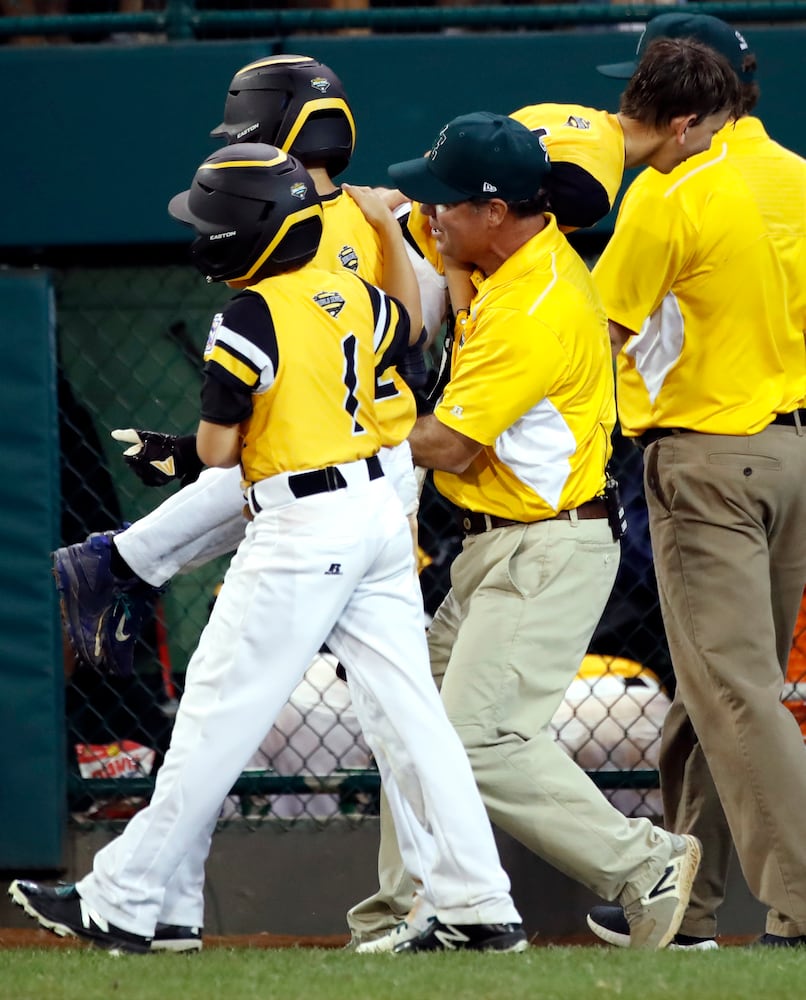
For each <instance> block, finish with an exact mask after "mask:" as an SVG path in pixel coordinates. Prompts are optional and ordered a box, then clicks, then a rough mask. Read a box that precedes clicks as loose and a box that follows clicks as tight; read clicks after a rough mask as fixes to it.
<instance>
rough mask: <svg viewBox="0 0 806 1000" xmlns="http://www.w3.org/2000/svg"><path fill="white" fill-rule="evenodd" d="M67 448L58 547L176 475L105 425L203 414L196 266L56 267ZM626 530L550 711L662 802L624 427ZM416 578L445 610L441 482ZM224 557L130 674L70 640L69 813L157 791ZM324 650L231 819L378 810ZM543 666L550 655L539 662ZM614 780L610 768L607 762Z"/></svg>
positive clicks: (588, 753) (665, 671) (166, 606)
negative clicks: (137, 465) (579, 652)
mask: <svg viewBox="0 0 806 1000" xmlns="http://www.w3.org/2000/svg"><path fill="white" fill-rule="evenodd" d="M54 278H55V285H56V303H57V322H58V347H59V393H60V426H61V447H62V490H63V516H62V541H63V544H70V543H73V542H79V541H82V540H83V539H84V538H85V537H86V536H87V535H88V534H89V533H90V532H94V531H106V530H110V529H116V528H120V527H122V525H123V524H125V523H126V522H131V521H134V520H136V519H138V518H140V517H141V516H143V515H144V514H146V513H147V512H149V511H150V510H151V509H152V508H153V507H155V506H157V505H158V504H159V503H160V502H161V501H162V500H163V499H164V498H165V497H166V496H167V495H169V493H170V492H172V491H173V489H174V488H173V487H169V488H167V489H165V490H163V491H161V490H158V489H148V488H146V487H144V486H143V485H142V484H141V483H140V481H139V480H138V479H137V478H136V477H135V476H133V475H132V474H131V473H130V472H129V471H128V470H127V468H126V466H125V463H124V462H123V459H122V456H121V446H120V445H119V444H117V443H116V442H114V441H113V440H112V439H111V437H110V431H111V430H113V429H114V428H120V427H131V426H135V427H140V428H149V429H154V430H165V431H172V432H181V433H187V432H190V431H192V430H193V429H194V427H195V424H196V421H197V418H198V401H199V387H200V384H201V350H202V346H203V343H204V340H205V338H206V334H207V330H208V328H209V322H210V318H211V316H212V314H213V313H214V312H215V311H216V310H217V309H218V308H219V307H220V305H221V304H222V302H223V301H224V299H225V298H226V296H227V292H226V290H225V289H222V288H221V287H220V286H219V287H215V286H213V287H210V286H207V285H205V284H204V283H203V282H202V281H200V280H199V278H198V276H197V275H196V273H195V271H193V270H192V269H191V268H190V267H188V266H175V267H161V268H156V267H133V268H120V267H113V268H78V269H65V270H61V271H58V272H56V273H55V275H54ZM616 465H617V467H618V470H617V471H618V472H619V475H620V478H621V480H622V488H623V492H624V500H625V503H626V507H627V512H628V517H629V520H630V534H629V536H628V540H627V541H626V543H625V548H624V557H623V561H622V567H621V571H620V573H619V577H618V582H617V584H616V590H615V592H614V595H613V599H612V600H611V602H610V605H609V607H608V609H607V612H606V613H605V616H604V618H603V620H602V624H601V626H600V628H599V629H598V631H597V634H596V636H595V639H594V642H593V644H592V647H591V654H592V655H591V656H589V657H588V658H587V659H586V661H585V664H584V665H583V669H582V671H581V673H580V676H579V677H578V678H577V679H576V680H575V681H574V683H573V684H572V685H571V687H570V689H569V692H568V694H567V696H566V699H565V701H564V703H563V705H562V706H561V708H560V710H559V711H558V713H557V716H556V717H555V720H554V727H555V733H556V736H557V738H558V739H559V740H560V741H561V742H562V743H563V745H564V746H565V747H566V748H567V749H568V751H569V753H573V754H574V755H575V756H576V758H577V760H578V761H579V762H580V764H581V765H582V766H583V767H585V768H587V769H589V770H591V771H593V772H605V773H608V772H615V773H612V774H611V781H619V780H622V778H621V772H623V771H628V772H632V771H634V770H635V769H640V771H641V774H640V775H638V776H636V775H628V776H627V781H628V783H629V784H631V785H632V786H636V785H637V786H650V787H632V788H631V789H630V790H621V791H608V794H611V795H613V797H614V800H615V801H616V802H617V803H618V804H619V805H620V806H621V807H622V808H624V809H625V811H627V812H630V813H641V814H651V813H655V812H657V811H658V809H659V803H658V801H657V792H656V791H654V790H653V789H652V787H651V786H653V785H654V784H655V783H656V774H655V771H654V768H655V765H656V762H657V747H658V736H659V730H660V724H661V721H662V718H663V715H664V713H665V709H666V706H667V705H668V698H669V694H670V693H671V684H672V678H671V671H670V667H669V659H668V652H667V650H666V647H665V643H664V641H663V630H662V625H661V622H660V617H659V614H658V608H657V600H656V594H655V589H654V581H653V573H652V564H651V556H650V553H649V543H648V537H647V530H646V518H645V512H644V509H643V504H642V492H641V460H640V455H639V454H638V452H637V451H636V450H635V449H634V448H633V447H632V445H630V444H629V443H627V442H624V441H622V440H621V439H619V438H617V439H616ZM420 543H421V549H422V551H421V575H420V579H421V583H422V589H423V597H424V603H425V607H426V611H427V612H428V613H429V614H433V613H434V612H435V611H436V608H437V607H438V605H439V603H440V601H441V599H442V597H443V595H444V594H445V592H446V590H447V588H448V585H449V575H448V574H449V567H450V563H451V561H452V559H453V557H454V555H455V554H456V552H457V551H458V549H459V547H460V545H461V537H460V532H459V530H458V528H457V526H456V521H455V518H454V515H453V512H452V510H451V508H450V505H449V504H448V503H447V502H446V501H445V500H444V499H443V498H441V497H440V495H439V494H438V493H437V492H436V491H435V490H434V488H433V486H432V485H431V483H430V481H428V482H427V483H426V486H425V489H424V491H423V496H422V502H421V508H420ZM227 562H228V559H227V557H222V558H220V559H216V560H214V561H213V562H212V563H210V564H208V565H206V566H203V567H201V568H198V569H195V570H194V571H193V572H189V573H187V574H181V575H179V576H177V577H176V578H175V579H174V580H173V581H172V582H171V583H170V585H169V586H168V587H167V588H166V589H165V591H164V593H162V594H161V595H160V596H159V598H158V600H157V601H156V604H155V606H154V609H153V613H151V614H150V615H149V618H148V620H147V622H146V625H145V628H144V630H143V634H142V638H141V640H140V641H139V642H138V644H137V648H136V653H135V665H134V671H133V673H132V674H131V676H125V677H124V676H117V675H114V674H111V673H101V672H99V671H98V670H95V669H93V668H92V667H90V666H89V665H87V664H86V663H83V662H82V661H81V660H80V659H77V658H76V657H75V654H74V653H72V651H69V650H68V651H66V656H65V664H66V677H67V689H66V704H67V723H68V725H67V734H68V739H67V744H68V745H67V747H66V753H67V757H68V762H69V773H70V783H69V790H70V792H69V794H70V809H71V814H72V816H73V819H74V821H75V822H79V823H87V822H98V821H100V820H111V819H121V818H125V817H127V816H129V815H131V814H132V812H133V811H135V810H136V809H137V808H139V807H140V806H141V805H142V804H144V802H145V801H146V799H147V796H148V794H149V792H150V789H151V787H152V784H153V778H154V775H155V773H156V771H157V769H158V768H159V765H160V763H161V760H162V757H163V755H164V753H165V751H166V749H167V746H168V743H169V741H170V734H171V727H172V721H173V717H174V714H175V711H176V707H177V703H178V699H179V698H180V697H181V691H182V684H183V679H184V671H185V667H186V664H187V662H188V660H189V658H190V655H191V653H192V652H193V650H194V648H195V646H196V643H197V640H198V637H199V634H200V632H201V629H202V627H203V626H204V624H205V622H206V620H207V616H208V614H209V610H210V607H211V604H212V601H213V600H214V597H215V591H216V587H217V585H218V583H219V582H220V580H221V579H222V577H223V574H224V571H225V569H226V564H227ZM335 666H336V664H335V661H334V660H333V658H332V657H331V656H329V655H328V654H327V653H325V654H323V655H320V656H318V657H317V659H316V660H315V661H314V663H313V664H312V665H311V668H310V670H309V671H308V674H307V675H306V678H305V680H304V681H303V683H302V684H301V685H300V687H299V688H298V689H297V690H296V691H295V692H294V694H293V696H292V699H291V701H290V702H289V704H288V705H287V706H286V708H285V709H284V710H283V712H282V713H281V716H280V718H279V719H278V720H277V723H276V725H275V726H274V728H273V729H272V730H271V732H270V733H268V734H267V736H266V738H265V740H264V741H263V744H262V745H261V747H260V749H259V750H258V751H257V752H256V754H255V756H254V757H253V759H252V761H250V764H249V768H248V770H247V771H245V772H244V775H243V777H242V778H241V780H240V781H239V783H238V785H237V786H236V789H235V794H234V795H233V796H231V797H230V798H229V799H228V800H227V802H226V803H225V804H224V807H223V809H222V821H224V822H233V821H235V820H236V819H237V820H239V821H247V822H260V821H261V820H263V819H265V818H266V817H274V818H281V819H282V820H284V821H287V822H293V821H294V820H295V819H296V818H298V817H314V818H316V819H317V820H319V821H320V822H322V823H326V822H327V820H328V819H329V818H330V817H331V816H333V815H336V814H342V815H344V814H349V815H352V816H355V817H362V816H364V815H372V814H374V813H375V812H377V807H378V802H377V796H378V778H377V772H376V771H375V770H374V767H373V762H372V760H371V756H370V753H369V751H368V749H367V747H366V745H365V744H364V742H363V740H362V738H361V734H360V730H359V727H358V725H357V722H356V719H355V716H354V713H353V711H352V708H351V705H350V699H349V692H348V690H347V686H346V684H345V683H344V682H343V681H342V680H341V679H340V678H339V677H338V676H337V674H336V669H335ZM535 669H536V670H539V669H540V665H539V663H536V664H535ZM600 781H601V783H603V784H606V778H605V777H602V776H601V775H600Z"/></svg>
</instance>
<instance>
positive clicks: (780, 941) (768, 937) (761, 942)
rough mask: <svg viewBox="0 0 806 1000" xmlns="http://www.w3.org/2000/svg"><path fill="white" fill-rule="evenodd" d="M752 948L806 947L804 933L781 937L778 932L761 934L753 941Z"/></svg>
mask: <svg viewBox="0 0 806 1000" xmlns="http://www.w3.org/2000/svg"><path fill="white" fill-rule="evenodd" d="M752 947H754V948H806V934H796V935H795V936H794V937H782V936H781V935H780V934H762V935H761V937H760V938H759V939H758V941H754V942H753V945H752Z"/></svg>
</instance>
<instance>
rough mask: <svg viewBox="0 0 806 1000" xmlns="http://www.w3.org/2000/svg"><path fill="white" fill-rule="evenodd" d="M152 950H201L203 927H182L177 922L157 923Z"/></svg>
mask: <svg viewBox="0 0 806 1000" xmlns="http://www.w3.org/2000/svg"><path fill="white" fill-rule="evenodd" d="M151 950H152V951H201V950H202V929H201V927H180V926H178V925H177V924H157V929H156V930H155V931H154V938H153V940H152V941H151Z"/></svg>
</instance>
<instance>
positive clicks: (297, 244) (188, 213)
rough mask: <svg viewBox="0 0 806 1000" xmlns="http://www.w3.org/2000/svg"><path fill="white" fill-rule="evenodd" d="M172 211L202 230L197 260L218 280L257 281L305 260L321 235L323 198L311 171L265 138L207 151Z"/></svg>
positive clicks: (173, 201)
mask: <svg viewBox="0 0 806 1000" xmlns="http://www.w3.org/2000/svg"><path fill="white" fill-rule="evenodd" d="M168 210H169V212H170V213H171V215H173V216H174V218H176V219H179V221H180V222H184V223H186V224H187V225H190V226H192V227H193V228H194V230H195V231H196V234H197V238H196V239H195V240H194V242H193V244H192V245H191V260H192V261H193V263H194V264H195V266H196V267H197V268H198V269H199V270H200V271H201V272H202V274H204V275H206V276H207V278H208V280H211V281H233V282H236V281H237V282H245V283H254V282H255V281H258V280H260V278H263V277H268V276H270V275H273V274H280V273H282V272H283V271H289V270H292V269H294V268H296V267H300V266H301V265H302V264H305V263H307V262H308V261H309V260H311V259H312V258H313V257H314V256H315V254H316V251H317V250H318V248H319V241H320V239H321V236H322V207H321V202H320V199H319V195H318V194H317V193H316V188H315V186H314V183H313V181H312V180H311V177H310V175H309V174H308V172H307V170H306V169H305V168H304V167H303V166H302V164H301V163H299V162H298V161H297V160H296V159H295V158H294V157H292V156H288V155H287V154H286V153H284V152H282V150H279V149H277V148H276V147H274V146H267V145H263V144H259V143H235V144H233V145H231V146H226V147H224V148H223V149H220V150H217V151H216V152H215V153H213V154H212V155H211V156H208V157H207V159H206V160H205V161H204V163H202V164H201V166H200V167H199V169H198V170H197V171H196V175H195V177H194V179H193V184H192V185H191V187H190V189H189V190H188V191H185V192H182V193H181V194H179V195H176V196H175V197H174V198H172V199H171V202H170V204H169V208H168Z"/></svg>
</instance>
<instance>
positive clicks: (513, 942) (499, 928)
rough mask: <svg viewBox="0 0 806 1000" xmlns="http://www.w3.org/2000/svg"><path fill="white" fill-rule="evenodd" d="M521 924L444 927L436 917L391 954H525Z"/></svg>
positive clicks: (396, 947) (525, 944)
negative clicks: (436, 952) (517, 952)
mask: <svg viewBox="0 0 806 1000" xmlns="http://www.w3.org/2000/svg"><path fill="white" fill-rule="evenodd" d="M528 947H529V942H528V941H527V940H526V933H525V931H524V929H523V924H444V923H442V921H441V920H438V919H437V918H436V917H432V918H431V919H430V920H429V922H428V927H427V928H426V929H425V930H424V931H423V932H422V933H421V934H418V935H417V936H416V937H412V938H410V939H409V940H408V941H401V942H400V944H398V945H396V946H395V949H394V954H396V955H400V954H409V953H412V952H419V951H498V952H510V951H526V949H527V948H528Z"/></svg>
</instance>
